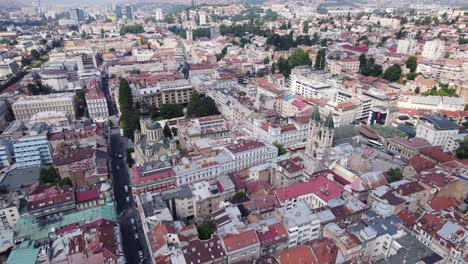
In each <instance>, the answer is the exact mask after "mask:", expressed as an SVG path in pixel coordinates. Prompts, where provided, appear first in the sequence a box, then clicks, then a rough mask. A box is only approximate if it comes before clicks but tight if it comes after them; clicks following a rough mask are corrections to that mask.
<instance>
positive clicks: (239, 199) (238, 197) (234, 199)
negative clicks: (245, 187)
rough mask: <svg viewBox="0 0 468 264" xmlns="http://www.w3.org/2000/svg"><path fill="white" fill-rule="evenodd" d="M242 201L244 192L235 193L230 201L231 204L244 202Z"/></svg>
mask: <svg viewBox="0 0 468 264" xmlns="http://www.w3.org/2000/svg"><path fill="white" fill-rule="evenodd" d="M244 199H245V192H237V193H236V194H234V196H233V197H232V199H231V200H232V203H234V204H236V203H242V202H244Z"/></svg>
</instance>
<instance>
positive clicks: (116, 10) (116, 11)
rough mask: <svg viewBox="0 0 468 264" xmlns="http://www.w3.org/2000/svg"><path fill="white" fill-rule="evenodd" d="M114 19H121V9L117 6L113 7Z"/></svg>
mask: <svg viewBox="0 0 468 264" xmlns="http://www.w3.org/2000/svg"><path fill="white" fill-rule="evenodd" d="M115 17H117V18H122V7H121V6H119V5H118V6H115Z"/></svg>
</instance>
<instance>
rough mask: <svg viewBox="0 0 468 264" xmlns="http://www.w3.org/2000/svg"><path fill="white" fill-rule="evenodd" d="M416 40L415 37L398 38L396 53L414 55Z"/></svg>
mask: <svg viewBox="0 0 468 264" xmlns="http://www.w3.org/2000/svg"><path fill="white" fill-rule="evenodd" d="M416 45H417V41H416V40H415V39H399V40H398V46H397V53H403V54H409V55H414V53H415V52H416Z"/></svg>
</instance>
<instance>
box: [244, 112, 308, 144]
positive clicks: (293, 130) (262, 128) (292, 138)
mask: <svg viewBox="0 0 468 264" xmlns="http://www.w3.org/2000/svg"><path fill="white" fill-rule="evenodd" d="M262 121H263V120H254V131H253V132H254V135H256V136H258V137H259V138H262V139H264V140H266V141H268V142H269V143H271V144H275V143H277V144H281V145H283V146H284V147H294V146H298V145H302V146H303V145H304V141H305V139H306V137H307V133H308V131H309V123H308V116H298V117H295V118H288V123H287V124H277V123H275V122H272V121H270V122H265V123H261V122H262Z"/></svg>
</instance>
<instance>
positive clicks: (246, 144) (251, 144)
mask: <svg viewBox="0 0 468 264" xmlns="http://www.w3.org/2000/svg"><path fill="white" fill-rule="evenodd" d="M263 146H265V144H263V143H262V142H260V141H253V140H245V139H240V140H239V142H238V143H236V144H231V145H229V146H227V147H226V148H227V149H228V150H229V151H231V152H232V153H239V152H242V151H246V150H251V149H256V148H261V147H263Z"/></svg>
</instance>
